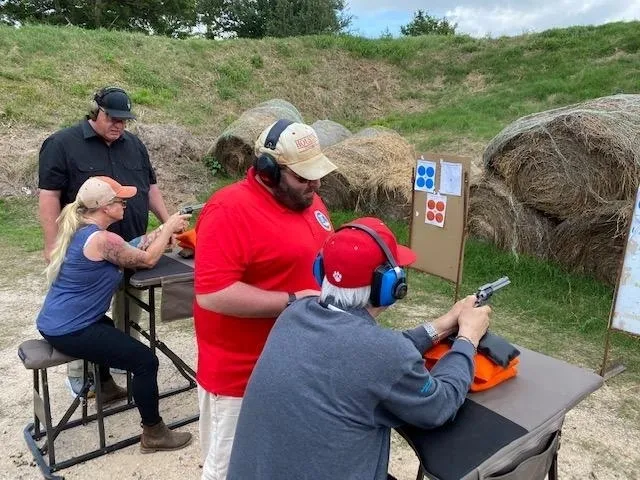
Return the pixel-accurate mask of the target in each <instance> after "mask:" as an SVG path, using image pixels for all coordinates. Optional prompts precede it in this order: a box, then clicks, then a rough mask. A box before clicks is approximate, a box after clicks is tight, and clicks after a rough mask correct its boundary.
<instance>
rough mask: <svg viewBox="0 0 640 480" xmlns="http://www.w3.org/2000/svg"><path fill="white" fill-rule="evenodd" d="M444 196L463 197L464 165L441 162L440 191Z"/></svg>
mask: <svg viewBox="0 0 640 480" xmlns="http://www.w3.org/2000/svg"><path fill="white" fill-rule="evenodd" d="M439 193H441V194H443V195H454V196H456V197H459V196H461V195H462V164H461V163H451V162H445V161H444V160H440V189H439Z"/></svg>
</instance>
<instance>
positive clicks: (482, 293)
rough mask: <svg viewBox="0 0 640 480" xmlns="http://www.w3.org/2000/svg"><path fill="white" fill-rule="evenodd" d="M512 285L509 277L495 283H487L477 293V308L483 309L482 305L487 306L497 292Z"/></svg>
mask: <svg viewBox="0 0 640 480" xmlns="http://www.w3.org/2000/svg"><path fill="white" fill-rule="evenodd" d="M510 283H511V280H509V277H501V278H499V279H498V280H496V281H495V282H491V283H487V284H485V285H482V286H481V287H480V288H479V289H478V291H477V292H476V304H475V306H476V307H481V306H482V305H486V303H487V302H488V301H489V299H490V298H491V295H493V294H494V293H495V292H497V291H498V290H500V289H501V288H503V287H506V286H507V285H509V284H510Z"/></svg>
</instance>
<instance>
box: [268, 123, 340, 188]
mask: <svg viewBox="0 0 640 480" xmlns="http://www.w3.org/2000/svg"><path fill="white" fill-rule="evenodd" d="M276 123H277V122H274V123H272V124H271V125H269V126H268V127H267V128H265V129H264V130H263V132H262V133H261V134H260V136H259V137H258V140H256V144H255V154H256V156H260V155H261V154H263V153H268V154H269V155H272V156H273V157H274V158H275V159H276V162H278V164H280V165H286V166H287V167H289V168H290V169H291V170H293V171H294V172H295V173H296V174H298V175H300V176H301V177H302V178H306V179H307V180H318V179H320V178H322V177H324V176H325V175H327V174H328V173H331V172H333V171H334V170H335V169H336V168H338V167H336V166H335V165H334V164H333V163H331V162H330V161H329V159H328V158H327V157H325V155H324V153H322V149H321V148H320V141H319V140H318V135H317V134H316V131H315V130H314V129H313V128H312V127H310V126H309V125H305V124H304V123H292V124H291V125H289V126H288V127H287V128H285V129H284V131H283V132H282V133H281V134H280V137H279V138H278V142H277V143H276V145H275V148H267V147H265V145H264V144H265V141H266V139H267V135H269V131H270V130H271V128H272V127H273V126H274V125H275V124H276Z"/></svg>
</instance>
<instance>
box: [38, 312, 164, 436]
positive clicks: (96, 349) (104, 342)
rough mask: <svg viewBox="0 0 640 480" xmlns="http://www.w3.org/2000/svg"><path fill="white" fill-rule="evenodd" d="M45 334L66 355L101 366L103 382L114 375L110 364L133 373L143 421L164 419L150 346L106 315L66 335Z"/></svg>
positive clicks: (137, 401)
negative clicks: (120, 328)
mask: <svg viewBox="0 0 640 480" xmlns="http://www.w3.org/2000/svg"><path fill="white" fill-rule="evenodd" d="M40 333H41V334H42V336H43V337H44V338H45V340H47V342H49V343H50V344H51V345H52V346H53V348H55V349H56V350H59V351H60V352H62V353H64V354H65V355H69V356H72V357H76V358H80V359H83V360H89V361H90V362H93V363H95V364H96V365H98V366H99V368H100V378H101V380H102V382H105V381H106V380H108V379H110V378H111V374H110V373H109V367H115V368H120V369H122V370H127V371H129V372H131V373H132V374H133V379H132V381H131V390H132V394H133V399H134V400H135V402H136V406H137V407H138V410H139V411H140V416H141V417H142V423H143V424H144V425H149V426H150V425H155V424H157V423H158V422H160V421H161V420H162V418H161V417H160V413H159V411H158V400H159V394H158V357H156V356H155V355H154V354H153V353H152V352H151V349H150V348H149V347H147V346H146V345H144V344H143V343H141V342H140V341H138V340H136V339H134V338H131V337H130V336H129V335H126V334H125V333H124V332H123V331H122V330H118V329H117V328H116V327H115V326H114V324H113V321H112V320H111V319H110V318H109V317H107V316H106V315H105V316H103V317H102V318H101V319H100V320H98V321H97V322H96V323H94V324H92V325H89V326H88V327H86V328H83V329H81V330H78V331H75V332H71V333H67V334H65V335H45V334H44V333H42V332H40Z"/></svg>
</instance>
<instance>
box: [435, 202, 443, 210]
mask: <svg viewBox="0 0 640 480" xmlns="http://www.w3.org/2000/svg"><path fill="white" fill-rule="evenodd" d="M436 210H438V211H439V212H443V211H444V202H438V203H436Z"/></svg>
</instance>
